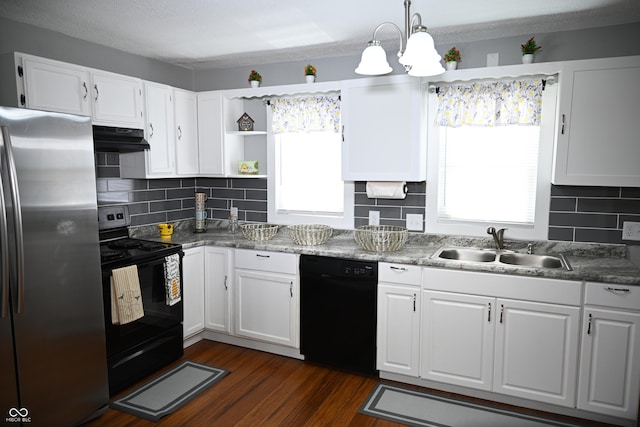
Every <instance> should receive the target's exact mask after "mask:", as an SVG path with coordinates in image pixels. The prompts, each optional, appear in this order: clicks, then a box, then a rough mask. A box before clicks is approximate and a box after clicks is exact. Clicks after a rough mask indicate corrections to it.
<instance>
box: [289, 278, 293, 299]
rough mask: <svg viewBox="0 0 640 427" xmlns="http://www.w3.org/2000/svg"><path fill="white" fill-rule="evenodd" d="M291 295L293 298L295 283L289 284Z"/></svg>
mask: <svg viewBox="0 0 640 427" xmlns="http://www.w3.org/2000/svg"><path fill="white" fill-rule="evenodd" d="M289 295H290V296H291V298H293V282H290V283H289Z"/></svg>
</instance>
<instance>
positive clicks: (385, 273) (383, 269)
mask: <svg viewBox="0 0 640 427" xmlns="http://www.w3.org/2000/svg"><path fill="white" fill-rule="evenodd" d="M421 280H422V267H420V266H418V265H407V264H394V263H389V262H380V263H378V282H389V283H402V284H405V285H415V286H420V283H421Z"/></svg>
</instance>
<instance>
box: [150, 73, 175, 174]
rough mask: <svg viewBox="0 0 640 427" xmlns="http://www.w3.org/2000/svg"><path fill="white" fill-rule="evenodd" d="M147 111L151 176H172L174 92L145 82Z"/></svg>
mask: <svg viewBox="0 0 640 427" xmlns="http://www.w3.org/2000/svg"><path fill="white" fill-rule="evenodd" d="M144 92H145V107H146V111H147V118H146V128H145V135H146V137H147V141H148V142H149V145H151V149H150V150H148V151H147V155H148V156H149V159H148V160H149V161H148V165H147V168H148V169H147V173H148V175H150V176H153V175H158V176H171V175H173V174H174V170H175V169H174V168H175V139H174V124H173V90H172V88H171V87H169V86H166V85H161V84H158V83H151V82H145V83H144Z"/></svg>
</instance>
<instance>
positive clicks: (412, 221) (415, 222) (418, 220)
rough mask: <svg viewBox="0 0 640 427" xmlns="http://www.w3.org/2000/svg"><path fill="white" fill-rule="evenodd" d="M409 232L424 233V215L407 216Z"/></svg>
mask: <svg viewBox="0 0 640 427" xmlns="http://www.w3.org/2000/svg"><path fill="white" fill-rule="evenodd" d="M407 230H410V231H422V214H407Z"/></svg>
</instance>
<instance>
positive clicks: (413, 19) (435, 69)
mask: <svg viewBox="0 0 640 427" xmlns="http://www.w3.org/2000/svg"><path fill="white" fill-rule="evenodd" d="M385 25H391V26H392V27H393V28H395V29H396V31H397V32H398V36H399V39H400V49H399V50H398V61H399V62H400V64H402V65H403V66H404V69H405V71H407V72H408V73H409V75H410V76H416V77H424V76H435V75H438V74H442V73H444V68H443V67H442V64H440V59H441V58H440V55H439V54H438V52H437V51H436V48H435V45H434V43H433V37H431V35H429V33H427V27H424V26H423V25H422V17H421V16H420V14H418V13H416V14H414V15H413V16H411V0H404V36H403V34H402V30H400V27H398V26H397V25H396V24H394V23H393V22H383V23H382V24H380V25H378V26H377V27H376V29H375V30H374V31H373V39H372V40H370V41H369V44H368V46H367V47H366V48H365V50H364V51H363V52H362V58H361V59H360V64H359V65H358V67H357V68H356V69H355V72H356V73H357V74H363V75H367V76H379V75H382V74H388V73H390V72H391V71H392V70H393V69H392V68H391V66H390V65H389V62H387V54H386V52H385V51H384V49H383V48H382V46H380V41H379V40H377V39H376V33H377V32H378V30H380V29H381V28H382V27H384V26H385Z"/></svg>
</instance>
